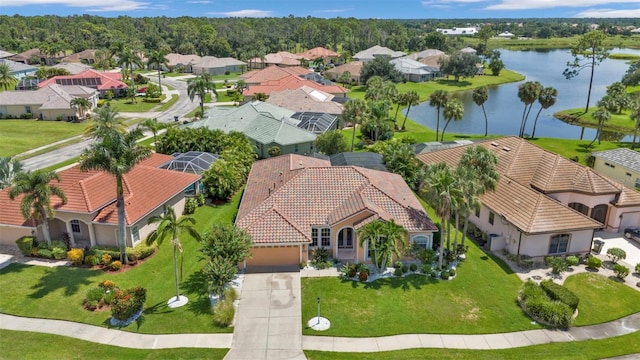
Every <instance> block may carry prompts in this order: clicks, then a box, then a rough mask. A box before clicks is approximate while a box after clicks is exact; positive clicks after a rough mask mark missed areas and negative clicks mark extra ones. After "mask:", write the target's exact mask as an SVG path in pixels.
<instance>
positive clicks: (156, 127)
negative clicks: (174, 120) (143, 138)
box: [138, 118, 167, 145]
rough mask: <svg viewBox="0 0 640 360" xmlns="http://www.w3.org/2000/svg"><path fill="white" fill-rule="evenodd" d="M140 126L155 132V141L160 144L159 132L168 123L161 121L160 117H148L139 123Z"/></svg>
mask: <svg viewBox="0 0 640 360" xmlns="http://www.w3.org/2000/svg"><path fill="white" fill-rule="evenodd" d="M138 126H139V127H140V128H142V129H144V130H149V131H151V133H152V134H153V143H154V144H156V145H157V144H158V132H159V131H160V130H162V129H164V128H166V127H167V124H165V123H161V122H159V121H158V119H156V118H153V119H147V120H145V121H143V122H141V123H140V125H138Z"/></svg>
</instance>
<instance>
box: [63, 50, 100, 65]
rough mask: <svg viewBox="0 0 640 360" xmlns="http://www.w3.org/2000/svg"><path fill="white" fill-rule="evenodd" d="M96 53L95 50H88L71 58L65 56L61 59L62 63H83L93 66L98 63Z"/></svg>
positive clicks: (72, 55) (70, 56)
mask: <svg viewBox="0 0 640 360" xmlns="http://www.w3.org/2000/svg"><path fill="white" fill-rule="evenodd" d="M96 51H98V50H95V49H88V50H84V51H80V52H77V53H75V54H71V55H69V56H65V57H63V58H62V59H60V62H61V63H81V64H87V65H91V64H93V63H95V62H96Z"/></svg>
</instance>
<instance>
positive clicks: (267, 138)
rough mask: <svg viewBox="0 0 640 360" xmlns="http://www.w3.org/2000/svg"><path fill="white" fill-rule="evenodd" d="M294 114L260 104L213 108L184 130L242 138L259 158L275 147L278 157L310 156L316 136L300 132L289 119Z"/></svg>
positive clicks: (294, 122) (296, 121) (295, 124)
mask: <svg viewBox="0 0 640 360" xmlns="http://www.w3.org/2000/svg"><path fill="white" fill-rule="evenodd" d="M294 113H295V112H294V111H291V110H288V109H284V108H281V107H278V106H275V105H271V104H267V103H264V102H260V101H252V102H248V103H246V104H244V105H242V106H239V107H234V108H222V107H214V108H212V109H209V110H207V111H206V113H205V116H204V118H203V119H202V120H199V121H194V122H192V123H189V124H185V125H183V126H184V127H190V128H199V127H206V128H209V129H212V130H222V131H224V132H226V133H229V132H231V131H238V132H241V133H243V134H245V135H246V136H247V137H248V138H249V139H250V140H251V142H252V143H253V144H254V145H255V146H256V152H257V154H258V157H260V158H268V157H269V149H270V148H271V147H274V146H277V147H279V148H280V151H281V154H290V153H294V154H312V153H313V152H314V143H315V141H316V134H314V133H312V132H310V131H307V130H305V129H302V128H299V127H298V126H297V124H298V123H300V120H297V119H293V118H291V116H292V115H293V114H294Z"/></svg>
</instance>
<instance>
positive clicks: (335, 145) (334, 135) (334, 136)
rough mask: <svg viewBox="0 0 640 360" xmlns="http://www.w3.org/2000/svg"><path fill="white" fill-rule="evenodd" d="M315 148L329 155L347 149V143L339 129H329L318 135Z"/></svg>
mask: <svg viewBox="0 0 640 360" xmlns="http://www.w3.org/2000/svg"><path fill="white" fill-rule="evenodd" d="M316 149H317V150H318V151H319V152H321V153H323V154H325V155H327V156H330V155H333V154H338V153H341V152H345V151H347V150H348V145H347V143H346V142H345V141H344V137H343V136H342V132H341V131H340V130H331V131H327V132H324V133H322V134H320V135H318V137H317V138H316Z"/></svg>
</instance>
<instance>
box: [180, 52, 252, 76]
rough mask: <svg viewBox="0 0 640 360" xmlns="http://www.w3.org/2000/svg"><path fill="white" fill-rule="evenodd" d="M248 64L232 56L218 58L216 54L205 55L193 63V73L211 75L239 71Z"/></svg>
mask: <svg viewBox="0 0 640 360" xmlns="http://www.w3.org/2000/svg"><path fill="white" fill-rule="evenodd" d="M246 66H247V63H245V62H242V61H240V60H236V59H234V58H231V57H226V58H217V57H215V56H204V57H202V58H201V59H200V60H199V61H197V62H194V63H193V64H191V68H192V69H193V73H194V74H196V75H200V74H204V73H207V74H211V75H224V74H227V73H239V72H241V71H242V68H243V67H246Z"/></svg>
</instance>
